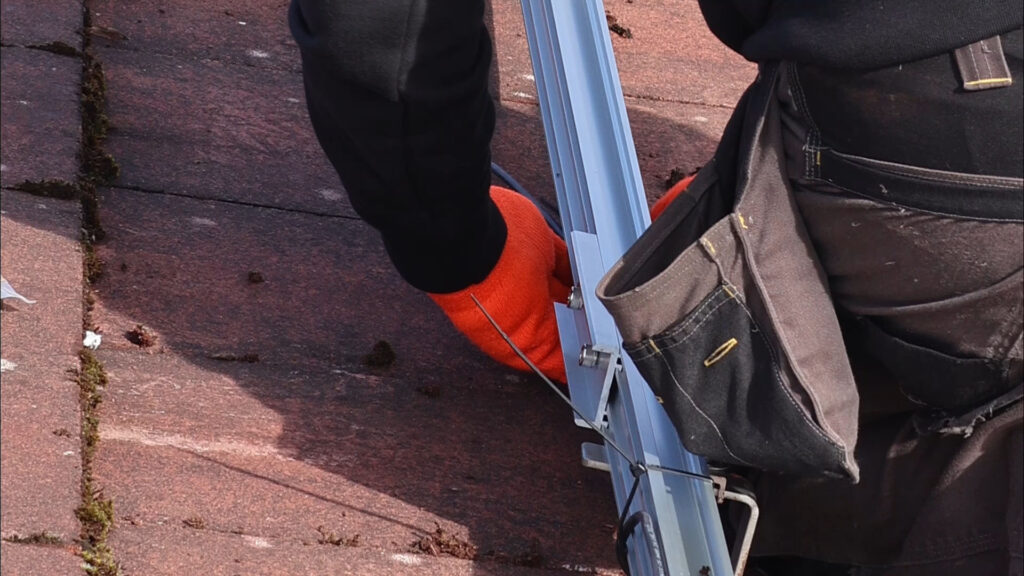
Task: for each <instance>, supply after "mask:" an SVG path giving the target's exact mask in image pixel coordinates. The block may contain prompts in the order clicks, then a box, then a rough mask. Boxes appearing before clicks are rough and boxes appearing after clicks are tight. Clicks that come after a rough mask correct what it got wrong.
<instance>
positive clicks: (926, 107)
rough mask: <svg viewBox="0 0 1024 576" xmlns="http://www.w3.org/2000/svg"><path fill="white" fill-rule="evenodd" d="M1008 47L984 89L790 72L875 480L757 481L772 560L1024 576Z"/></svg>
mask: <svg viewBox="0 0 1024 576" xmlns="http://www.w3.org/2000/svg"><path fill="white" fill-rule="evenodd" d="M1003 45H1004V47H1005V49H1006V58H1007V62H1008V65H1009V68H1010V71H1011V74H1012V75H1013V76H1014V81H1015V84H1014V85H1013V86H1010V87H1005V88H998V89H993V90H987V91H981V92H967V91H964V90H962V89H961V87H960V86H961V79H960V78H959V76H958V74H957V71H956V70H957V69H956V66H955V64H954V62H953V56H952V55H951V54H950V55H942V56H939V57H935V58H930V59H928V60H924V61H919V62H911V63H907V64H904V65H902V66H895V67H892V68H887V69H884V70H875V71H868V72H865V71H850V70H828V69H821V68H816V67H811V66H804V65H799V64H794V65H790V66H789V67H788V73H787V74H786V75H785V81H784V82H783V83H782V85H781V86H780V90H779V99H780V103H781V105H782V108H783V122H784V125H785V128H786V129H785V130H784V132H783V140H784V142H783V147H784V149H785V154H786V158H787V172H788V175H789V178H790V182H791V184H792V187H793V193H794V197H795V199H796V202H797V205H798V207H799V209H800V211H801V213H802V216H803V220H804V222H805V224H806V226H807V230H808V233H809V235H810V238H811V241H812V242H813V244H814V248H815V251H816V252H817V255H818V257H819V259H820V261H821V263H822V266H823V268H824V269H825V272H826V273H827V274H828V276H829V287H830V291H831V294H832V298H833V301H834V303H835V306H836V309H837V311H838V312H839V314H840V317H841V319H842V320H843V322H844V338H845V340H846V345H847V352H848V355H849V358H850V363H851V366H852V368H853V369H854V374H855V378H856V382H857V388H858V391H859V393H860V397H861V412H860V419H859V439H858V445H857V450H856V456H857V461H858V463H859V464H860V468H861V481H860V483H859V484H857V485H851V484H847V483H843V482H839V481H833V480H808V479H800V478H793V477H787V476H783V475H769V474H765V475H763V476H762V477H761V478H760V480H759V482H758V486H757V491H758V495H759V498H760V502H761V505H762V522H763V525H762V530H761V537H760V538H759V539H758V540H757V542H756V544H755V546H756V548H757V551H758V552H759V553H762V554H768V555H780V554H781V555H785V554H793V555H798V556H809V557H815V558H818V559H821V560H827V561H830V562H840V563H849V564H856V565H858V566H859V568H858V569H857V570H856V571H854V572H851V574H858V575H860V574H864V575H868V574H870V575H876V574H877V575H883V574H884V575H900V576H909V575H922V576H924V575H929V576H931V575H953V574H962V573H971V574H1015V575H1019V574H1021V573H1022V572H1024V560H1022V548H1021V546H1022V537H1024V534H1022V529H1024V526H1022V517H1024V510H1022V508H1024V504H1022V500H1021V493H1022V484H1024V470H1022V468H1024V463H1022V455H1024V447H1022V444H1024V440H1022V438H1024V431H1022V414H1024V410H1022V406H1021V403H1020V397H1021V380H1022V372H1021V370H1022V355H1024V348H1022V308H1024V291H1022V290H1024V289H1022V274H1024V187H1022V182H1021V173H1022V163H1024V158H1022V152H1021V146H1022V141H1024V138H1022V131H1021V126H1022V115H1024V111H1022V107H1024V104H1022V98H1021V81H1022V80H1024V70H1022V66H1021V31H1020V30H1017V31H1015V32H1013V33H1010V34H1007V35H1004V36H1003Z"/></svg>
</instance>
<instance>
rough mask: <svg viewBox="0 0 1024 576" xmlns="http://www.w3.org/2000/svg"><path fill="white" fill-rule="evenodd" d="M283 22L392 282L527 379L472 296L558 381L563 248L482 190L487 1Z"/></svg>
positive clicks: (315, 12) (532, 213) (516, 202)
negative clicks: (427, 298)
mask: <svg viewBox="0 0 1024 576" xmlns="http://www.w3.org/2000/svg"><path fill="white" fill-rule="evenodd" d="M289 20H290V25H291V29H292V34H293V36H294V37H295V39H296V41H297V43H298V45H299V48H300V50H301V53H302V66H303V77H304V79H305V86H306V99H307V102H308V106H309V113H310V119H311V120H312V123H313V127H314V129H315V131H316V134H317V137H318V138H319V140H320V144H321V146H322V147H323V149H324V151H325V152H326V153H327V156H328V157H329V158H330V160H331V163H332V164H333V165H334V167H335V169H336V170H337V171H338V174H339V176H340V177H341V180H342V183H343V184H344V186H345V189H346V191H347V192H348V195H349V198H350V200H351V203H352V206H353V207H354V208H355V210H356V211H357V212H358V213H359V215H360V216H362V218H363V219H364V220H366V222H367V223H369V224H370V225H371V226H373V227H374V228H376V229H377V230H379V231H380V233H381V236H382V237H383V240H384V245H385V247H386V249H387V252H388V255H389V256H390V258H391V261H392V262H393V263H394V265H395V267H396V268H397V269H398V272H399V273H400V274H401V275H402V277H403V278H404V279H405V280H406V281H407V282H409V283H410V284H411V285H412V286H414V287H416V288H418V289H420V290H423V291H425V292H428V293H430V294H431V296H432V298H433V299H434V301H435V302H436V303H437V304H438V305H439V306H440V307H441V309H442V310H443V311H444V312H445V314H446V315H447V316H448V318H449V319H451V321H452V322H453V324H455V326H456V327H457V328H458V329H459V330H460V331H461V332H463V333H464V334H465V335H466V336H467V337H468V338H469V339H470V340H471V341H472V342H473V343H474V344H476V345H477V346H478V347H479V348H480V349H481V350H483V351H484V352H486V353H487V354H488V355H490V356H491V357H492V358H495V359H496V360H498V361H500V362H502V363H504V364H508V365H512V366H515V367H518V368H521V369H524V368H525V365H524V364H523V363H522V362H521V361H520V360H519V359H518V358H516V357H515V355H514V354H512V353H511V352H510V350H509V349H508V346H507V345H506V344H505V343H504V342H503V341H501V339H500V338H499V337H498V336H497V333H496V332H495V331H494V329H493V328H492V327H491V326H490V324H489V323H488V322H487V320H486V318H485V317H484V315H483V314H482V313H481V312H480V311H479V309H477V308H476V305H475V304H474V303H473V300H472V298H471V296H476V297H477V298H478V299H479V300H480V301H481V302H482V303H483V305H484V306H485V307H486V308H487V310H488V312H489V313H491V314H492V315H493V316H494V318H495V319H496V320H497V322H498V323H499V324H500V325H501V327H502V328H503V329H504V330H505V331H506V332H508V334H509V335H510V337H511V338H512V339H513V340H514V341H515V342H516V344H517V345H518V346H519V347H520V348H522V349H523V350H524V351H525V353H526V354H527V355H528V356H529V357H530V358H531V360H532V361H533V362H534V363H535V364H537V365H538V366H540V368H541V370H542V371H544V372H545V373H546V374H547V375H548V376H550V377H552V378H556V379H560V380H564V379H565V371H564V367H563V362H562V354H561V348H560V347H559V344H558V328H557V323H556V321H555V315H554V308H553V307H552V305H551V303H552V301H553V300H564V298H565V297H566V295H567V294H568V286H567V284H568V283H569V282H571V277H570V272H569V266H568V255H567V252H566V247H565V243H564V242H562V241H561V240H560V239H558V238H557V237H556V236H555V235H554V234H553V233H552V232H551V231H550V230H549V229H548V227H547V225H546V224H545V222H544V219H543V217H542V216H541V214H540V211H539V210H538V209H537V208H536V207H535V206H533V205H532V204H531V203H530V202H529V201H528V200H526V199H524V198H522V197H519V196H517V195H515V194H513V193H511V192H508V191H503V190H500V189H496V190H494V191H491V187H490V180H491V174H490V141H491V136H492V133H493V131H494V104H493V102H492V100H491V96H490V94H489V93H488V90H487V83H488V74H489V68H490V63H491V40H490V36H489V34H488V31H487V28H486V27H485V25H484V2H483V0H347V1H344V2H342V1H331V0H293V1H292V5H291V9H290V13H289Z"/></svg>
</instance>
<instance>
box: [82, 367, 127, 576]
mask: <svg viewBox="0 0 1024 576" xmlns="http://www.w3.org/2000/svg"><path fill="white" fill-rule="evenodd" d="M78 358H79V361H80V363H81V366H80V367H79V369H78V372H77V380H78V398H79V405H80V407H81V411H82V504H81V505H80V506H79V507H78V509H77V510H75V515H76V516H77V517H78V521H79V523H80V524H81V526H82V534H81V537H82V545H83V550H82V559H83V560H85V571H86V573H88V574H91V575H95V576H118V575H119V574H120V573H121V570H120V567H119V566H118V565H117V562H116V561H115V560H114V555H113V553H112V552H111V551H110V548H109V547H108V546H107V543H106V541H107V535H108V534H109V533H110V529H111V528H112V527H113V525H114V502H113V501H112V500H110V499H108V498H105V497H104V496H103V492H102V491H101V490H97V489H96V487H95V486H94V485H93V482H92V459H93V456H94V455H95V454H96V448H97V446H98V445H99V441H100V435H99V418H98V416H97V415H96V411H97V409H98V408H99V406H100V403H101V402H102V400H103V398H102V396H101V394H100V391H101V390H102V389H103V388H105V387H106V386H107V382H108V380H107V373H106V371H105V370H104V369H103V365H102V364H100V362H99V360H97V359H96V356H95V355H93V353H92V352H91V351H89V350H82V351H80V352H79V353H78Z"/></svg>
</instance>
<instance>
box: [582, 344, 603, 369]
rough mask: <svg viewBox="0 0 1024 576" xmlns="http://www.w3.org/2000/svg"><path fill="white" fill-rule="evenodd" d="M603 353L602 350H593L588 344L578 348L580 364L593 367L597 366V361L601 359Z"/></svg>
mask: <svg viewBox="0 0 1024 576" xmlns="http://www.w3.org/2000/svg"><path fill="white" fill-rule="evenodd" d="M603 355H605V353H604V352H599V351H597V350H594V347H593V346H591V345H590V344H587V345H585V346H583V348H580V366H586V367H588V368H589V367H593V366H597V364H598V362H600V361H601V356H603Z"/></svg>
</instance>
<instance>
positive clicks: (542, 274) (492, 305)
mask: <svg viewBox="0 0 1024 576" xmlns="http://www.w3.org/2000/svg"><path fill="white" fill-rule="evenodd" d="M491 199H492V200H494V203H495V204H496V205H497V206H498V210H500V211H501V215H502V216H503V217H504V218H505V225H506V227H507V228H508V236H507V237H506V239H505V248H504V249H503V250H502V253H501V257H500V258H498V263H497V264H496V265H495V267H494V269H493V270H491V273H490V274H489V275H488V276H487V278H485V279H484V280H483V282H480V283H479V284H474V285H472V286H469V287H468V288H464V289H462V290H460V291H458V292H453V293H451V294H430V297H431V298H432V299H433V300H434V302H436V303H437V305H438V306H440V307H441V310H443V311H444V313H445V314H446V315H447V316H448V318H449V319H450V320H451V321H452V323H453V324H454V325H455V327H456V328H458V329H459V331H460V332H462V333H463V334H465V335H466V336H467V337H468V338H469V339H470V341H472V342H473V344H475V345H476V346H477V347H478V348H480V350H482V351H483V352H485V353H486V354H487V355H488V356H490V357H491V358H493V359H495V360H497V361H498V362H501V363H502V364H505V365H506V366H512V367H513V368H518V369H520V370H528V369H529V368H528V367H527V366H526V363H525V362H523V361H522V360H521V359H519V357H518V356H516V354H515V352H513V351H512V349H511V348H510V347H509V345H508V343H506V342H505V341H504V340H502V338H501V336H500V335H499V334H498V332H497V331H496V330H495V329H494V327H493V326H491V324H490V322H488V321H487V318H485V317H484V314H483V312H481V311H480V309H479V308H477V306H476V304H475V303H474V302H473V300H472V299H471V298H470V295H471V294H472V295H474V296H476V298H477V300H479V301H480V303H481V304H482V305H483V307H484V308H485V309H486V310H487V312H488V314H490V315H491V316H492V317H493V318H494V320H495V322H497V323H498V326H500V327H501V329H502V330H504V331H505V333H506V334H508V336H509V338H511V339H512V341H513V342H515V344H516V346H517V347H519V349H520V350H522V351H523V352H524V353H525V354H526V356H527V358H529V359H530V361H531V362H533V363H534V364H536V365H537V367H538V368H540V370H541V372H543V373H544V375H545V376H547V377H548V378H551V379H552V380H557V381H559V382H563V383H564V382H565V380H566V379H565V364H564V363H563V361H562V347H561V345H560V344H559V341H558V324H557V322H556V321H555V310H554V307H553V306H552V302H562V303H564V302H565V301H566V298H568V296H569V285H570V284H571V283H572V271H571V269H570V267H569V254H568V251H567V250H566V247H565V242H564V241H562V239H561V238H559V237H558V236H557V235H556V234H555V233H554V232H552V231H551V229H550V228H548V225H547V223H546V222H545V221H544V216H543V215H542V214H541V213H540V210H538V209H537V207H536V206H534V205H533V203H532V202H530V200H528V199H526V198H524V197H523V196H520V195H519V194H516V193H515V192H513V191H511V190H506V189H504V188H499V187H497V186H494V187H492V188H491Z"/></svg>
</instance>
